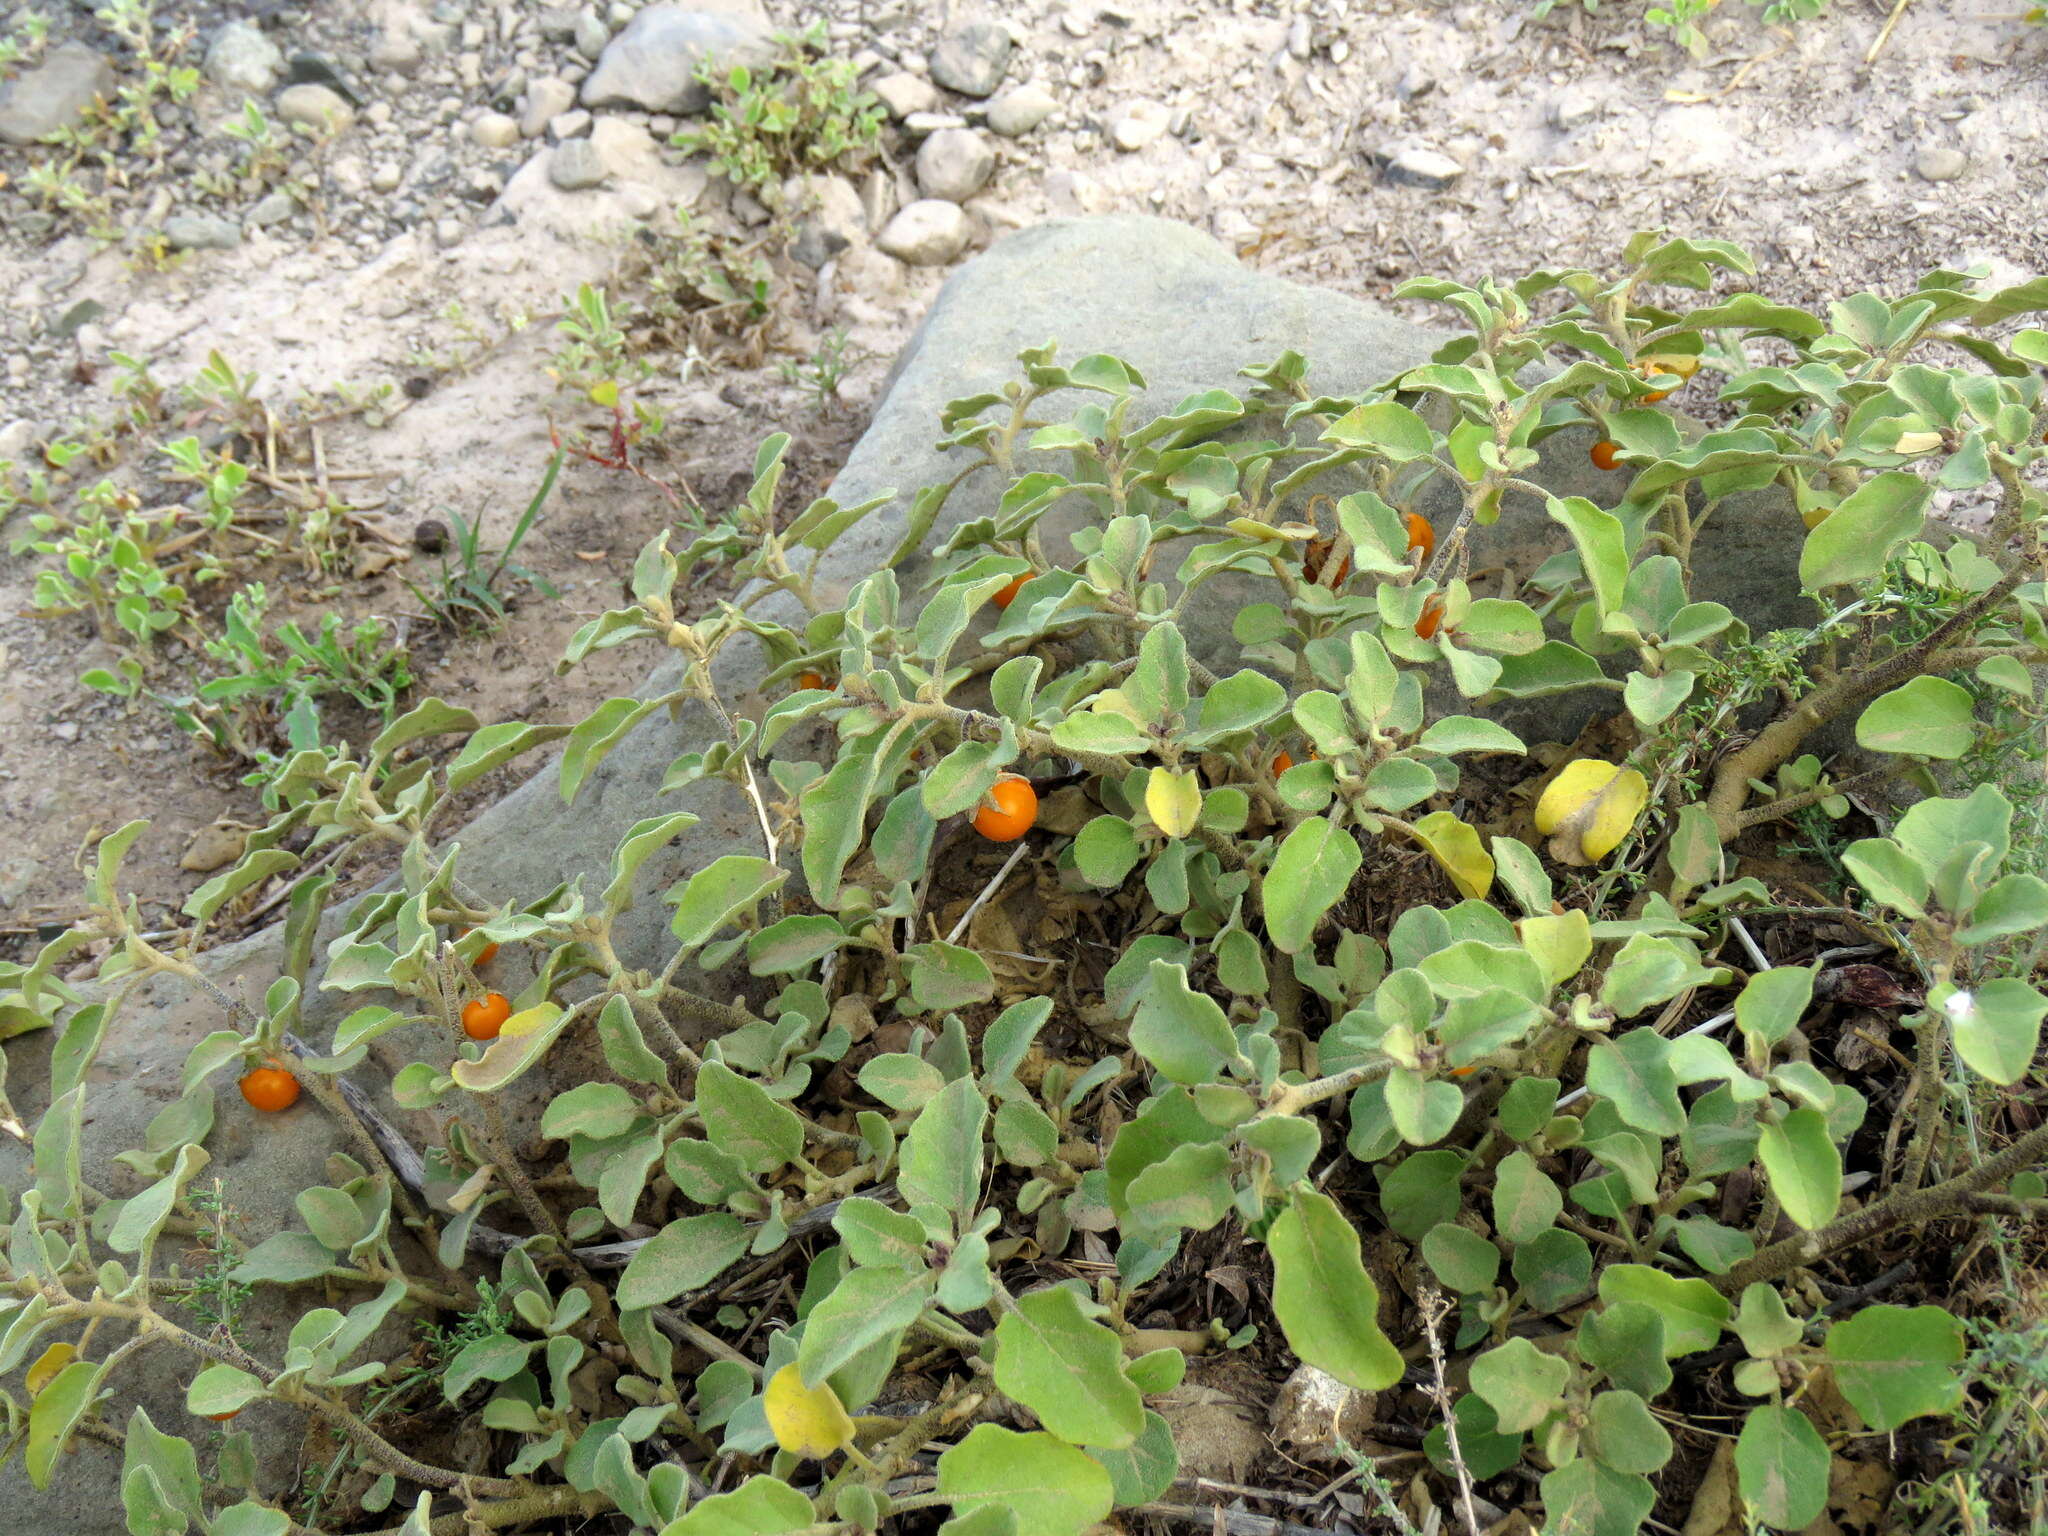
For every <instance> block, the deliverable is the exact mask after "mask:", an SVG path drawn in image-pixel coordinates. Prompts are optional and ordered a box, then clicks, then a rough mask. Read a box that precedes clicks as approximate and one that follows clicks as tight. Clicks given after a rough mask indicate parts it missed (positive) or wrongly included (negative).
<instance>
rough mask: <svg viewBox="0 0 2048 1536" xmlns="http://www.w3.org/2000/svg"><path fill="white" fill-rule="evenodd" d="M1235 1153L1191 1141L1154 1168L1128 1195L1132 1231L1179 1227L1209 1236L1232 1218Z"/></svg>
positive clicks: (1134, 1183) (1150, 1167) (1217, 1145)
mask: <svg viewBox="0 0 2048 1536" xmlns="http://www.w3.org/2000/svg"><path fill="white" fill-rule="evenodd" d="M1233 1193H1234V1192H1233V1190H1232V1188H1231V1183H1230V1152H1229V1150H1228V1148H1226V1147H1225V1146H1224V1145H1222V1144H1221V1143H1220V1142H1190V1143H1188V1144H1187V1145H1186V1146H1181V1147H1176V1148H1174V1150H1173V1151H1172V1152H1170V1153H1169V1154H1167V1156H1166V1157H1164V1158H1162V1159H1161V1160H1160V1161H1159V1162H1156V1163H1152V1164H1150V1165H1148V1166H1147V1167H1146V1168H1145V1169H1144V1170H1143V1171H1142V1172H1141V1173H1139V1174H1138V1176H1137V1177H1136V1178H1134V1179H1132V1180H1131V1182H1130V1185H1129V1186H1128V1188H1126V1190H1125V1191H1124V1205H1125V1216H1126V1220H1127V1226H1128V1230H1131V1231H1136V1232H1142V1233H1163V1232H1165V1231H1167V1230H1168V1229H1171V1228H1174V1227H1187V1228H1191V1229H1192V1230H1194V1231H1196V1232H1206V1231H1208V1230H1209V1229H1210V1228H1211V1227H1213V1226H1215V1225H1216V1223H1217V1222H1219V1221H1221V1220H1222V1219H1223V1218H1224V1217H1225V1216H1227V1215H1229V1214H1230V1209H1231V1197H1232V1194H1233Z"/></svg>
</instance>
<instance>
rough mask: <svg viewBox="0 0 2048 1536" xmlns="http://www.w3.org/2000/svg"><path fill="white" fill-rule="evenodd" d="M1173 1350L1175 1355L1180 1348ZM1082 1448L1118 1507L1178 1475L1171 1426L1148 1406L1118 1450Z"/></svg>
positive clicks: (1145, 1497) (1161, 1488)
mask: <svg viewBox="0 0 2048 1536" xmlns="http://www.w3.org/2000/svg"><path fill="white" fill-rule="evenodd" d="M1174 1353H1175V1354H1176V1355H1178V1354H1179V1351H1178V1350H1176V1351H1174ZM1084 1449H1085V1450H1086V1451H1087V1452H1088V1454H1089V1455H1090V1456H1091V1457H1093V1458H1094V1459H1095V1460H1096V1461H1099V1462H1101V1463H1102V1467H1103V1470H1104V1471H1106V1472H1107V1473H1109V1482H1110V1487H1111V1488H1112V1489H1113V1490H1114V1492H1115V1495H1116V1502H1117V1505H1118V1507H1119V1508H1124V1509H1128V1508H1130V1507H1132V1506H1133V1505H1138V1504H1149V1503H1150V1502H1151V1501H1152V1500H1154V1499H1156V1498H1159V1497H1160V1496H1162V1495H1163V1494H1164V1493H1165V1492H1166V1490H1167V1489H1169V1488H1171V1487H1172V1486H1173V1483H1174V1479H1175V1478H1177V1477H1179V1476H1180V1451H1179V1448H1178V1447H1176V1446H1175V1445H1174V1443H1173V1426H1172V1425H1170V1424H1168V1423H1167V1422H1166V1420H1165V1419H1164V1418H1163V1417H1162V1416H1161V1415H1159V1414H1157V1413H1154V1412H1153V1411H1152V1410H1151V1409H1150V1408H1147V1409H1146V1410H1145V1427H1144V1428H1143V1429H1141V1430H1139V1431H1138V1438H1137V1439H1136V1440H1133V1441H1132V1442H1131V1443H1130V1444H1129V1445H1127V1446H1124V1447H1122V1448H1121V1449H1112V1448H1110V1447H1108V1446H1101V1445H1090V1446H1086V1447H1084ZM948 1529H949V1530H950V1527H948Z"/></svg>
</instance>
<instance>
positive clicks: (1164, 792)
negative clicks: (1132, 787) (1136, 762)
mask: <svg viewBox="0 0 2048 1536" xmlns="http://www.w3.org/2000/svg"><path fill="white" fill-rule="evenodd" d="M1145 814H1146V815H1148V816H1150V817H1151V818H1152V820H1153V821H1154V822H1155V823H1156V824H1157V825H1158V827H1159V830H1160V831H1162V832H1164V833H1165V834H1166V835H1167V836H1168V837H1186V836H1187V835H1188V834H1189V833H1190V832H1192V831H1194V830H1195V823H1196V822H1197V821H1198V820H1200V819H1201V815H1202V784H1201V781H1200V780H1199V779H1197V778H1196V777H1195V772H1194V770H1193V769H1192V768H1183V769H1181V770H1180V771H1179V772H1175V771H1174V770H1173V769H1171V768H1154V769H1153V770H1152V777H1151V778H1149V779H1148V780H1146V781H1145Z"/></svg>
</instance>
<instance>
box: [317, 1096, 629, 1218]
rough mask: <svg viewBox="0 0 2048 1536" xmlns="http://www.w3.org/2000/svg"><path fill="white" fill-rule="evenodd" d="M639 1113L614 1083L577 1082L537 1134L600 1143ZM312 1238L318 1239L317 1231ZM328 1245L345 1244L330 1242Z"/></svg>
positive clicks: (552, 1104) (552, 1106) (545, 1113)
mask: <svg viewBox="0 0 2048 1536" xmlns="http://www.w3.org/2000/svg"><path fill="white" fill-rule="evenodd" d="M639 1114H640V1101H639V1100H637V1099H635V1098H634V1097H633V1095H632V1094H630V1093H628V1092H626V1090H625V1089H623V1088H621V1087H620V1086H619V1085H618V1084H617V1083H578V1084H577V1085H576V1086H575V1087H574V1088H571V1089H569V1090H567V1091H566V1092H563V1093H558V1094H556V1095H555V1096H554V1098H553V1099H551V1100H549V1102H548V1107H547V1108H546V1109H544V1110H542V1111H541V1116H540V1133H541V1135H543V1136H548V1137H552V1138H554V1139H555V1140H557V1141H567V1140H568V1139H569V1138H570V1137H571V1136H588V1137H591V1138H592V1139H593V1140H597V1141H604V1140H608V1139H609V1138H611V1137H613V1136H623V1135H625V1133H626V1132H627V1131H629V1130H631V1129H632V1128H633V1122H634V1120H635V1119H637V1118H638V1117H639ZM308 1193H311V1191H308ZM308 1225H309V1226H310V1225H311V1223H310V1222H309V1223H308ZM314 1235H315V1236H316V1237H317V1236H320V1234H319V1232H318V1231H317V1229H316V1230H315V1233H314ZM322 1241H326V1239H325V1238H322ZM328 1246H329V1247H330V1248H332V1247H346V1246H348V1245H347V1244H336V1243H331V1242H330V1243H328Z"/></svg>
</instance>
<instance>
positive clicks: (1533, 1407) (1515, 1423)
mask: <svg viewBox="0 0 2048 1536" xmlns="http://www.w3.org/2000/svg"><path fill="white" fill-rule="evenodd" d="M1571 1376H1572V1367H1571V1362H1570V1361H1568V1360H1565V1359H1563V1358H1562V1357H1560V1356H1558V1355H1546V1354H1545V1353H1544V1352H1543V1351H1542V1350H1540V1349H1538V1348H1537V1347H1536V1346H1535V1345H1534V1344H1532V1343H1530V1342H1529V1341H1528V1340H1527V1339H1522V1338H1515V1339H1510V1340H1508V1342H1507V1343H1505V1344H1502V1345H1500V1346H1499V1347H1498V1348H1495V1349H1489V1350H1488V1351H1487V1352H1486V1353H1485V1354H1483V1355H1480V1356H1478V1357H1477V1358H1475V1359H1474V1360H1473V1362H1472V1367H1471V1377H1472V1390H1473V1391H1474V1392H1477V1393H1478V1394H1479V1395H1480V1396H1481V1397H1482V1398H1484V1399H1485V1400H1486V1402H1487V1404H1488V1406H1490V1407H1491V1408H1492V1409H1493V1413H1494V1418H1495V1420H1496V1421H1497V1422H1498V1423H1499V1425H1500V1428H1501V1430H1502V1431H1503V1432H1504V1433H1507V1434H1513V1433H1515V1432H1516V1431H1518V1430H1526V1429H1535V1428H1536V1427H1537V1426H1538V1425H1540V1424H1542V1422H1543V1421H1544V1420H1545V1419H1547V1418H1549V1417H1550V1415H1551V1414H1553V1413H1555V1412H1556V1411H1557V1410H1558V1409H1559V1408H1561V1407H1563V1405H1564V1389H1565V1384H1566V1383H1567V1382H1569V1381H1570V1380H1571Z"/></svg>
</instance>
